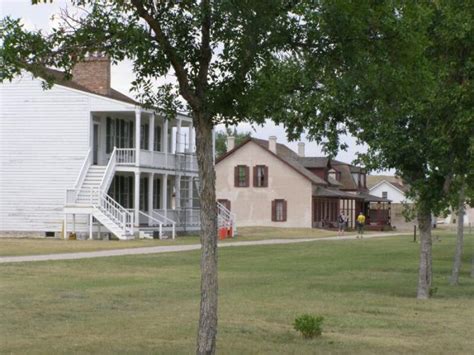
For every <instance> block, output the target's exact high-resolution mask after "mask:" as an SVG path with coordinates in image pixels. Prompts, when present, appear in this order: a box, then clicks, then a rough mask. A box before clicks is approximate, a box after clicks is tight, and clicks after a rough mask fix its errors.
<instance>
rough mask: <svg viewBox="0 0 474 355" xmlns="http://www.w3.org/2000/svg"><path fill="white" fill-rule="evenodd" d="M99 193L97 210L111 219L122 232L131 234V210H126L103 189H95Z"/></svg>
mask: <svg viewBox="0 0 474 355" xmlns="http://www.w3.org/2000/svg"><path fill="white" fill-rule="evenodd" d="M97 193H98V194H99V203H98V206H97V207H98V208H99V210H100V211H101V212H102V213H103V214H105V215H106V216H107V217H108V218H109V219H111V220H112V221H113V222H114V223H115V224H116V225H117V226H118V227H119V228H120V229H121V230H122V232H123V233H124V234H133V221H134V219H133V212H130V211H128V210H126V209H125V208H124V207H122V206H121V205H120V204H119V203H118V202H117V201H115V200H114V199H113V198H112V197H110V196H109V195H107V193H105V192H103V191H100V190H99V191H97Z"/></svg>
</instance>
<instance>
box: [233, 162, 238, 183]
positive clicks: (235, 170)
mask: <svg viewBox="0 0 474 355" xmlns="http://www.w3.org/2000/svg"><path fill="white" fill-rule="evenodd" d="M234 186H235V187H238V186H239V166H238V165H237V166H236V167H234Z"/></svg>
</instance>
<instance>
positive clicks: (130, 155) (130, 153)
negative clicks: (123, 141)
mask: <svg viewBox="0 0 474 355" xmlns="http://www.w3.org/2000/svg"><path fill="white" fill-rule="evenodd" d="M114 151H116V156H115V162H116V164H117V165H135V163H136V149H135V148H114ZM110 160H112V156H110Z"/></svg>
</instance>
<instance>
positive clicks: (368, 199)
mask: <svg viewBox="0 0 474 355" xmlns="http://www.w3.org/2000/svg"><path fill="white" fill-rule="evenodd" d="M357 195H358V196H360V197H361V198H363V199H364V201H366V202H392V200H389V199H388V198H383V197H378V196H374V195H371V194H369V193H367V192H358V193H357Z"/></svg>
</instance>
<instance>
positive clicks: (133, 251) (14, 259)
mask: <svg viewBox="0 0 474 355" xmlns="http://www.w3.org/2000/svg"><path fill="white" fill-rule="evenodd" d="M401 235H407V234H406V233H374V234H366V235H364V239H371V238H383V237H393V236H401ZM352 239H356V235H355V234H351V235H346V236H344V237H325V238H301V239H266V240H254V241H247V242H226V243H220V244H219V248H225V247H241V246H252V245H277V244H295V243H306V242H319V241H325V240H341V241H342V240H352ZM199 249H201V245H200V244H191V245H167V246H158V247H144V248H130V249H115V250H101V251H89V252H80V253H62V254H45V255H25V256H3V257H0V264H4V263H20V262H27V261H50V260H75V259H90V258H102V257H106V256H123V255H142V254H160V253H171V252H183V251H190V250H199Z"/></svg>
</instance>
